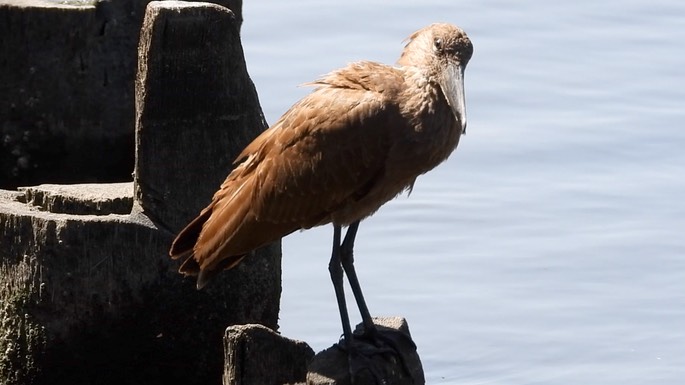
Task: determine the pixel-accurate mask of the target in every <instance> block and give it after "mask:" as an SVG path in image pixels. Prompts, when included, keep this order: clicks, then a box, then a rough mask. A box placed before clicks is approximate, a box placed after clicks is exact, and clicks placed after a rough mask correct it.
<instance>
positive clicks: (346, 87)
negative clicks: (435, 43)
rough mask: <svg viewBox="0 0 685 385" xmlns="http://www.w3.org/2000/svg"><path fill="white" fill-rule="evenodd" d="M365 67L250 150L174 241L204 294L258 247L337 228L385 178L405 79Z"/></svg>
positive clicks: (324, 87) (352, 70) (348, 72)
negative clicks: (341, 216)
mask: <svg viewBox="0 0 685 385" xmlns="http://www.w3.org/2000/svg"><path fill="white" fill-rule="evenodd" d="M362 64H363V65H362V66H360V63H357V64H355V65H351V66H349V67H347V68H346V69H343V70H340V71H338V72H335V73H333V74H331V75H329V76H328V77H326V78H324V79H322V80H320V81H319V82H317V84H319V85H321V87H319V88H317V89H316V90H315V91H314V92H313V93H312V94H310V95H309V96H307V97H305V98H304V99H302V100H301V101H300V102H298V103H297V104H296V105H295V106H293V107H292V108H291V109H290V110H289V111H288V112H287V113H286V114H285V115H284V116H283V117H282V118H281V119H280V120H279V121H278V122H277V123H276V124H275V125H274V126H273V127H272V128H270V129H268V130H267V131H265V132H264V133H262V135H260V136H259V137H258V138H257V139H255V140H254V141H253V142H252V143H251V144H250V145H249V146H247V147H246V149H245V150H244V151H243V152H242V153H241V155H240V156H239V157H238V159H239V160H241V159H242V160H243V162H242V163H241V164H240V165H239V166H238V167H237V168H236V169H235V170H234V171H233V172H232V173H231V174H230V175H229V176H228V178H227V179H226V181H225V182H224V183H223V184H222V186H221V189H220V190H219V191H218V192H217V193H216V194H215V195H214V198H213V200H212V203H211V204H210V205H209V206H208V207H207V208H206V209H205V210H203V212H202V213H201V214H200V216H199V217H198V218H197V219H196V220H195V221H193V222H191V224H190V225H188V227H186V228H185V229H184V230H183V231H182V232H181V233H180V234H179V236H178V237H177V238H176V240H175V241H174V244H173V245H172V249H171V251H170V254H171V255H172V257H176V258H179V257H182V256H188V255H190V256H189V257H188V260H187V261H186V263H184V265H183V266H182V268H181V271H182V272H184V273H187V274H198V273H199V275H200V277H199V278H198V286H199V287H201V286H202V285H204V283H205V281H206V279H205V278H206V277H210V276H211V275H213V274H214V273H216V272H217V271H218V270H220V269H224V268H231V267H233V266H235V265H236V264H237V263H239V262H240V260H242V258H243V257H244V255H245V254H246V253H248V252H250V251H251V250H254V249H255V248H258V247H260V246H263V245H265V244H268V243H270V242H273V241H274V240H276V239H278V238H279V237H282V236H284V235H287V234H289V233H291V232H292V231H295V230H297V229H300V228H309V227H312V226H316V225H319V224H324V223H327V222H330V220H331V218H330V216H331V213H333V212H335V211H337V210H340V209H341V208H344V207H345V206H346V205H348V204H350V203H352V202H354V201H356V200H358V199H360V198H361V197H363V196H364V194H366V192H368V191H369V189H370V188H371V187H372V186H373V184H374V182H375V181H376V180H377V179H378V177H379V176H380V175H382V174H383V172H384V170H385V164H386V156H387V153H388V151H389V148H390V146H391V142H392V140H391V139H392V137H391V134H392V128H393V124H397V122H398V121H399V120H400V119H401V118H400V116H399V112H398V111H399V108H398V107H397V106H395V105H393V104H392V103H389V102H388V99H389V98H388V96H389V95H388V93H389V92H390V90H392V85H393V84H401V82H398V81H397V80H398V79H397V77H399V76H401V74H400V73H399V71H398V70H396V69H394V68H392V67H387V66H382V65H375V66H376V67H375V68H373V70H374V71H375V72H371V74H373V78H370V77H369V76H368V75H364V76H361V75H363V74H369V72H368V69H369V68H368V67H369V66H373V63H362ZM382 71H385V72H387V73H386V74H383V73H382ZM360 74H361V75H360ZM200 226H201V228H200ZM194 239H197V241H196V242H193V240H194ZM191 243H194V247H193V249H192V252H190V251H189V250H187V247H188V245H190V244H191Z"/></svg>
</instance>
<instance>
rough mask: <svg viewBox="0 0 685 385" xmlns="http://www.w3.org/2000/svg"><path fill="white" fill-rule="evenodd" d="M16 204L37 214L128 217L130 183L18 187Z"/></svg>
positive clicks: (131, 188) (130, 206)
mask: <svg viewBox="0 0 685 385" xmlns="http://www.w3.org/2000/svg"><path fill="white" fill-rule="evenodd" d="M19 191H20V192H22V193H24V194H23V195H20V196H19V198H18V199H19V201H21V202H23V203H27V204H29V205H30V206H33V207H35V208H36V209H37V210H43V211H49V212H51V213H64V214H79V215H107V214H128V213H130V212H131V209H132V208H133V182H124V183H92V184H76V185H64V184H42V185H40V186H32V187H20V188H19Z"/></svg>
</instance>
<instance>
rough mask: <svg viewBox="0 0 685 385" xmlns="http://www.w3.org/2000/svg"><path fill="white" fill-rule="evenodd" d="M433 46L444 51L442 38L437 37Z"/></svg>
mask: <svg viewBox="0 0 685 385" xmlns="http://www.w3.org/2000/svg"><path fill="white" fill-rule="evenodd" d="M433 47H434V48H435V50H436V51H438V52H440V51H442V39H441V38H439V37H438V38H436V39H435V40H434V41H433Z"/></svg>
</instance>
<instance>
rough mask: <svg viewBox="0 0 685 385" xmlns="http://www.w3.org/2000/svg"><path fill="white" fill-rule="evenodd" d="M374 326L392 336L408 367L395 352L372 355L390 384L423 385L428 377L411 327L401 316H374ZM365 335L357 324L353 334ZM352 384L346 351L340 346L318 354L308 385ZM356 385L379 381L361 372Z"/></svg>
mask: <svg viewBox="0 0 685 385" xmlns="http://www.w3.org/2000/svg"><path fill="white" fill-rule="evenodd" d="M373 322H374V324H375V325H377V326H378V329H379V330H381V331H383V330H384V331H385V332H386V333H387V332H391V333H393V335H394V337H393V339H394V340H395V344H396V347H397V348H398V350H399V353H400V355H401V357H402V359H403V360H404V363H405V364H406V368H405V367H404V365H403V364H402V362H401V361H400V360H399V357H398V355H397V354H395V353H387V354H378V355H374V356H371V361H372V362H371V363H372V365H374V367H375V368H376V370H378V371H379V373H380V374H381V376H382V378H383V380H385V383H387V384H394V385H405V384H406V385H423V384H424V383H425V378H424V375H423V367H422V366H421V359H420V358H419V355H418V353H417V352H416V346H415V345H414V343H413V342H412V340H411V334H410V333H409V325H408V324H407V321H406V320H405V319H404V318H402V317H375V318H374V319H373ZM361 333H362V325H361V324H359V325H357V327H356V329H355V331H354V334H355V335H357V336H359V335H361ZM351 383H352V382H351V381H350V370H349V359H348V355H347V353H346V352H345V351H343V350H342V349H341V348H340V347H339V346H338V345H333V346H331V347H330V348H328V349H326V350H324V351H322V352H319V353H317V354H316V356H314V358H313V359H312V361H311V363H310V364H309V373H308V374H307V385H348V384H351ZM354 383H355V384H356V385H375V384H376V383H377V382H376V378H374V377H373V376H371V373H370V372H369V371H368V370H366V369H363V370H360V371H359V372H358V373H356V375H355V381H354Z"/></svg>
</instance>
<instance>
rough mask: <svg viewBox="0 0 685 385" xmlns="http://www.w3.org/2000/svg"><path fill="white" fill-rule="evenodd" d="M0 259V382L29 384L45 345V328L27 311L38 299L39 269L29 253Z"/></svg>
mask: <svg viewBox="0 0 685 385" xmlns="http://www.w3.org/2000/svg"><path fill="white" fill-rule="evenodd" d="M0 261H2V262H1V265H0V383H1V384H7V385H9V384H31V383H34V382H35V379H36V378H37V377H38V375H39V374H40V364H39V361H40V360H41V358H42V356H43V354H44V352H45V346H46V344H45V342H46V336H45V329H44V328H43V327H42V326H41V325H40V324H39V323H38V322H36V320H35V319H33V317H32V316H31V311H30V309H31V308H32V307H34V306H35V305H36V304H37V303H38V301H39V300H40V271H39V269H38V268H37V265H36V263H35V260H31V259H30V258H29V257H25V258H24V259H23V260H22V261H20V262H19V263H17V264H8V263H6V262H5V261H4V260H0Z"/></svg>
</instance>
